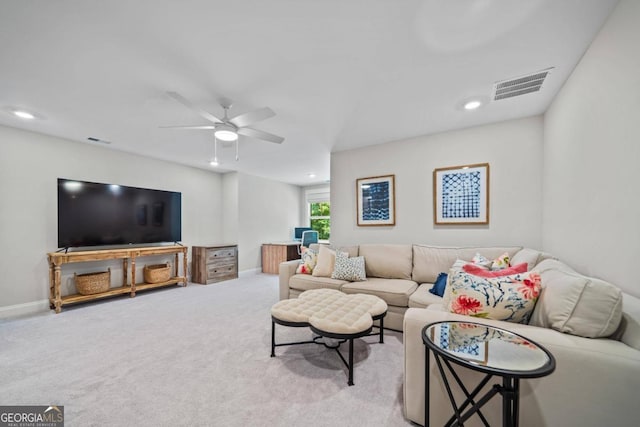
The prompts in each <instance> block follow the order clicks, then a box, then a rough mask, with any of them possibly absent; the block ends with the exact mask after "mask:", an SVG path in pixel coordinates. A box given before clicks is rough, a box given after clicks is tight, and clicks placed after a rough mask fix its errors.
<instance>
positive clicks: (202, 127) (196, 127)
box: [160, 125, 216, 129]
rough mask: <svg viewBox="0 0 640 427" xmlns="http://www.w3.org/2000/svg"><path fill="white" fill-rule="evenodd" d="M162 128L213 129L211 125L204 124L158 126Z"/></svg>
mask: <svg viewBox="0 0 640 427" xmlns="http://www.w3.org/2000/svg"><path fill="white" fill-rule="evenodd" d="M160 128H162V129H215V128H216V127H215V126H213V125H204V126H160Z"/></svg>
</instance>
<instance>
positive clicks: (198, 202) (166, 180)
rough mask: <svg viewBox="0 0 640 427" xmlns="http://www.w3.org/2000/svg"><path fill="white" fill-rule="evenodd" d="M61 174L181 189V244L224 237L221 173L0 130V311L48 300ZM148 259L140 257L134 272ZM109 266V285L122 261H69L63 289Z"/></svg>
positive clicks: (74, 177) (69, 288) (115, 278)
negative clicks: (83, 275) (49, 260)
mask: <svg viewBox="0 0 640 427" xmlns="http://www.w3.org/2000/svg"><path fill="white" fill-rule="evenodd" d="M59 177H60V178H71V179H78V180H85V181H94V182H105V183H113V184H120V185H127V186H135V187H143V188H153V189H161V190H169V191H180V192H181V193H182V241H183V244H185V245H189V246H192V245H199V244H207V243H209V242H211V241H217V240H219V239H220V238H221V237H222V230H221V224H222V219H221V217H222V213H221V208H220V207H221V204H222V203H221V200H222V197H221V194H222V188H221V176H220V175H219V174H217V173H212V172H207V171H204V170H200V169H195V168H190V167H186V166H181V165H178V164H175V163H169V162H164V161H159V160H153V159H149V158H146V157H141V156H136V155H132V154H127V153H123V152H120V151H114V150H108V149H104V148H101V147H96V146H91V145H88V144H82V143H78V142H72V141H68V140H64V139H60V138H55V137H50V136H45V135H41V134H37V133H33V132H27V131H22V130H18V129H14V128H8V127H2V126H0V241H1V242H2V250H3V256H2V257H0V271H2V280H1V281H0V311H2V307H7V306H14V305H19V304H27V305H28V304H30V303H34V302H35V303H37V302H38V301H42V300H45V299H47V298H48V290H49V284H48V266H47V256H46V254H47V252H52V251H55V250H56V247H57V242H58V240H57V178H59ZM190 256H191V254H190V253H189V257H190ZM147 260H150V259H149V258H146V259H145V260H144V261H143V260H142V259H141V260H139V262H138V267H139V268H140V269H142V267H143V266H144V264H145V263H146V261H147ZM107 265H108V266H110V267H111V268H112V283H120V282H119V280H120V278H121V277H122V275H121V263H120V262H111V263H110V264H105V263H81V264H68V265H66V266H64V267H63V282H62V283H63V292H68V293H73V292H69V291H70V290H71V289H72V288H73V282H72V280H71V278H72V274H73V272H74V271H77V272H79V273H82V272H87V271H96V270H98V271H99V270H104V269H105V268H106V266H107ZM137 274H139V273H137ZM139 277H140V276H139ZM40 305H41V304H40ZM5 311H6V310H5Z"/></svg>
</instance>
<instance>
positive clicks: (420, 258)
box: [280, 244, 538, 331]
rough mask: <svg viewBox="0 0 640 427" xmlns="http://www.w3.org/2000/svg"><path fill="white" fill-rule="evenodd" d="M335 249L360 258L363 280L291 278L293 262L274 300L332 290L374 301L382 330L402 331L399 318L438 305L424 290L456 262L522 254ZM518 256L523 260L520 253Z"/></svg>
mask: <svg viewBox="0 0 640 427" xmlns="http://www.w3.org/2000/svg"><path fill="white" fill-rule="evenodd" d="M312 248H313V246H312ZM338 249H339V250H341V251H343V252H347V253H349V256H350V257H354V256H363V257H364V260H365V270H366V274H367V280H365V281H362V282H347V281H344V280H335V279H331V278H330V277H316V276H311V275H308V274H295V272H296V268H297V267H298V265H299V261H288V262H284V263H282V264H280V299H287V298H295V297H297V296H298V295H300V293H302V292H304V291H306V290H309V289H319V288H330V289H337V290H339V291H342V292H344V293H347V294H357V293H363V294H371V295H376V296H378V297H380V298H382V299H383V300H384V301H385V302H386V303H387V305H388V306H389V310H388V311H387V316H386V317H385V319H384V325H385V327H386V328H389V329H395V330H398V331H402V328H403V320H404V314H405V312H406V311H407V309H408V308H409V307H417V308H424V307H427V306H428V305H430V304H439V303H440V302H442V298H440V297H438V296H436V295H433V294H431V293H430V292H429V289H431V287H432V286H433V283H434V282H435V281H436V278H437V277H438V274H439V273H441V272H447V271H449V268H450V267H451V265H452V264H453V263H454V262H455V261H456V259H464V260H470V259H471V258H473V256H474V255H475V254H476V253H480V254H481V255H483V256H485V257H486V258H488V259H494V258H496V257H498V256H500V255H502V254H503V253H505V252H507V253H509V255H510V256H511V257H514V256H515V255H516V254H517V253H518V252H521V251H522V249H523V248H522V247H519V246H508V247H490V248H488V247H469V248H441V247H434V246H426V245H392V244H367V245H360V246H346V247H341V248H338ZM524 252H525V253H527V254H528V252H527V251H526V250H525V251H524ZM537 254H538V253H537V252H536V256H537ZM529 258H531V255H530V256H529ZM517 259H519V258H517ZM524 261H528V259H525V260H524ZM535 261H537V258H536V260H535ZM518 262H522V261H518Z"/></svg>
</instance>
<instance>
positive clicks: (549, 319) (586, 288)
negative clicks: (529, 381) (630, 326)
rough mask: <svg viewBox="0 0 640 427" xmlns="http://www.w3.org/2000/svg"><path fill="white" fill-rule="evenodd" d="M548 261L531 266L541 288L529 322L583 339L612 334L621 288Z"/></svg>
mask: <svg viewBox="0 0 640 427" xmlns="http://www.w3.org/2000/svg"><path fill="white" fill-rule="evenodd" d="M550 261H552V260H549V261H544V262H542V263H540V264H539V265H538V266H537V267H536V268H534V270H535V271H539V272H540V276H541V277H542V285H543V290H542V294H541V295H540V300H539V301H538V304H537V306H536V308H535V310H534V312H533V315H532V316H531V321H530V322H529V324H530V325H534V326H540V327H543V328H551V329H555V330H556V331H560V332H564V333H568V334H572V335H578V336H582V337H587V338H601V337H608V336H609V335H612V334H613V333H614V332H615V331H616V329H617V328H618V326H619V324H620V320H621V318H622V291H621V290H620V289H619V288H618V287H616V286H614V285H612V284H611V283H608V282H605V281H604V280H600V279H595V278H592V277H586V276H582V275H580V274H578V273H576V272H574V271H573V270H572V269H571V268H570V267H568V266H566V264H564V265H563V263H561V262H559V261H553V262H550Z"/></svg>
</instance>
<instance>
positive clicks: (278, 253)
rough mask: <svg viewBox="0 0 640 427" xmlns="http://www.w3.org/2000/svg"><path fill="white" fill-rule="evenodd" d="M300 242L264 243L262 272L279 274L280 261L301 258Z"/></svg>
mask: <svg viewBox="0 0 640 427" xmlns="http://www.w3.org/2000/svg"><path fill="white" fill-rule="evenodd" d="M299 248H300V242H281V243H265V244H263V245H262V272H263V273H268V274H278V270H279V268H280V263H281V262H285V261H291V260H294V259H300V255H299V254H298V249H299Z"/></svg>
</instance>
